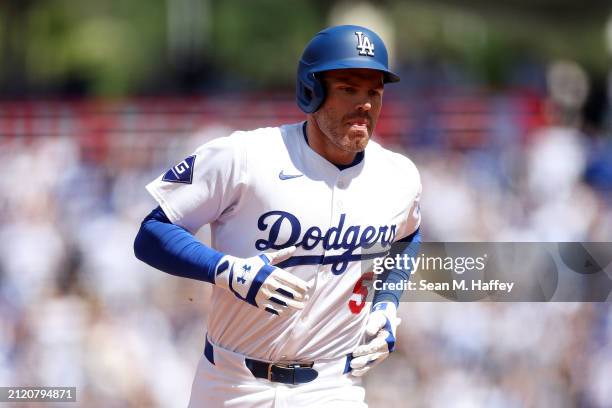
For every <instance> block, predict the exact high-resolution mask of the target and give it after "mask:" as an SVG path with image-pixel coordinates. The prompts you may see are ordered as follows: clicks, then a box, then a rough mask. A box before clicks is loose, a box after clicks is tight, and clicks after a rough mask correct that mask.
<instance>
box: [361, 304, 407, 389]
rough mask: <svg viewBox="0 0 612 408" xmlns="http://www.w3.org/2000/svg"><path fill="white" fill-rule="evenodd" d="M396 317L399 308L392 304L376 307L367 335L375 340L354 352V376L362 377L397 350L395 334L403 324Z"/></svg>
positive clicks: (371, 313)
mask: <svg viewBox="0 0 612 408" xmlns="http://www.w3.org/2000/svg"><path fill="white" fill-rule="evenodd" d="M396 315H397V307H396V306H395V304H394V303H392V302H380V303H377V304H376V305H374V307H373V308H372V311H371V312H370V316H368V322H367V324H366V335H367V336H368V338H372V337H374V338H373V339H372V340H370V341H369V342H368V343H367V344H364V345H362V346H359V347H357V348H356V349H355V351H354V352H353V359H352V360H351V374H352V375H354V376H356V377H361V376H362V375H364V374H365V373H367V372H368V371H369V370H370V369H371V368H372V367H374V366H376V365H378V364H380V362H382V361H383V360H384V359H385V358H387V356H388V355H389V353H391V352H393V351H394V350H395V333H396V330H397V326H398V325H399V324H400V322H401V319H400V318H398V317H397V316H396Z"/></svg>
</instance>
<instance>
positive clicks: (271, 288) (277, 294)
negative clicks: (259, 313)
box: [215, 246, 310, 315]
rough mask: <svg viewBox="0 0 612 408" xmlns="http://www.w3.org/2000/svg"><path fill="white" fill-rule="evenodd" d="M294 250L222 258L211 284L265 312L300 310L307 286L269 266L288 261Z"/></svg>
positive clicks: (302, 306)
mask: <svg viewBox="0 0 612 408" xmlns="http://www.w3.org/2000/svg"><path fill="white" fill-rule="evenodd" d="M295 250H296V248H295V247H294V246H293V247H289V248H284V249H281V250H280V251H276V252H270V253H264V254H260V255H259V256H253V257H251V258H246V259H244V258H236V257H234V256H230V255H226V256H224V257H223V258H221V260H220V261H219V263H218V265H217V269H216V273H215V284H216V285H218V286H221V287H223V288H225V289H227V290H229V291H231V292H232V293H233V294H234V295H236V297H237V298H239V299H240V300H243V301H245V302H247V303H250V304H252V305H253V306H255V307H258V308H260V309H264V310H266V311H267V312H269V313H273V314H276V315H280V314H281V313H283V312H284V311H286V310H301V309H303V308H304V305H305V303H306V301H307V300H308V295H307V292H308V290H309V289H310V288H309V286H308V284H307V283H306V282H304V281H303V280H302V279H300V278H298V277H297V276H295V275H292V274H291V273H289V272H287V271H285V270H283V269H280V268H276V267H274V266H272V265H274V264H277V263H279V262H282V261H284V260H285V259H288V258H290V257H291V255H293V253H294V252H295Z"/></svg>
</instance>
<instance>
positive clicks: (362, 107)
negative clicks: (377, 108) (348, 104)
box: [356, 99, 372, 112]
mask: <svg viewBox="0 0 612 408" xmlns="http://www.w3.org/2000/svg"><path fill="white" fill-rule="evenodd" d="M356 108H357V110H358V111H364V112H367V111H369V110H370V109H372V102H370V100H369V99H365V100H363V101H361V102H359V103H358V104H357V106H356Z"/></svg>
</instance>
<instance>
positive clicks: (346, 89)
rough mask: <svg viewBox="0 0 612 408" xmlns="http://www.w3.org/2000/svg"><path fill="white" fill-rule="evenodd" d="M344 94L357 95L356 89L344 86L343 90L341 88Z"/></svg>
mask: <svg viewBox="0 0 612 408" xmlns="http://www.w3.org/2000/svg"><path fill="white" fill-rule="evenodd" d="M340 89H341V90H342V91H343V92H345V93H348V94H352V93H355V88H352V87H350V86H343V87H342V88H340Z"/></svg>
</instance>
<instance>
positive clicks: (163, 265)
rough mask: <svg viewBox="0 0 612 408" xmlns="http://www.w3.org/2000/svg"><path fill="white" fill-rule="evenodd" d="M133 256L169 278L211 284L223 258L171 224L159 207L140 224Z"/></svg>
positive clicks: (184, 230) (188, 233)
mask: <svg viewBox="0 0 612 408" xmlns="http://www.w3.org/2000/svg"><path fill="white" fill-rule="evenodd" d="M134 255H135V256H136V258H138V259H139V260H141V261H142V262H144V263H146V264H148V265H151V266H152V267H154V268H157V269H159V270H161V271H164V272H166V273H169V274H171V275H175V276H180V277H183V278H189V279H196V280H200V281H204V282H210V283H215V268H216V266H217V264H218V263H219V261H220V260H221V258H222V257H223V256H224V254H222V253H221V252H218V251H216V250H214V249H212V248H210V247H208V246H206V245H204V244H202V243H201V242H200V241H198V239H197V238H196V237H194V236H193V235H192V234H191V233H190V232H189V231H187V230H186V229H184V228H182V227H180V226H178V225H174V224H172V222H170V220H169V219H168V217H167V216H166V214H165V213H164V211H163V210H162V209H161V208H160V207H157V208H155V209H154V210H153V211H152V212H151V213H150V214H149V215H148V216H147V217H146V218H145V219H144V220H143V221H142V224H141V226H140V230H139V231H138V235H136V239H135V240H134Z"/></svg>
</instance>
